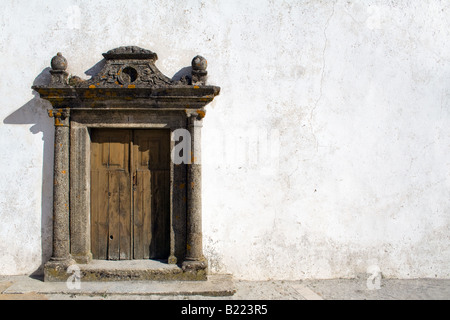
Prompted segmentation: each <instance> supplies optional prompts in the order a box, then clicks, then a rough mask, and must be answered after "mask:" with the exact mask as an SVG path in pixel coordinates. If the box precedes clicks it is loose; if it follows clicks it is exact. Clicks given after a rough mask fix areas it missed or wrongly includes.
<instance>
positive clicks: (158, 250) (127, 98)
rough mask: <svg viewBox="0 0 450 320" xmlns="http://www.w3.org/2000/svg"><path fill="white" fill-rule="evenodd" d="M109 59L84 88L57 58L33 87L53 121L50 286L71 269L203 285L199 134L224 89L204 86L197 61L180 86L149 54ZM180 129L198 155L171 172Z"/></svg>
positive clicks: (93, 276)
mask: <svg viewBox="0 0 450 320" xmlns="http://www.w3.org/2000/svg"><path fill="white" fill-rule="evenodd" d="M103 56H104V58H105V63H104V65H103V68H102V69H101V70H100V71H99V72H98V74H97V75H95V76H93V77H92V78H91V79H89V80H82V79H80V78H79V77H76V76H72V77H70V78H69V76H68V73H67V72H66V68H67V61H66V59H65V58H64V57H63V56H62V55H61V54H58V55H57V56H55V57H54V58H53V59H52V62H51V66H52V70H50V74H51V81H50V83H49V84H48V85H44V86H35V87H33V89H34V90H36V91H37V92H38V93H39V94H40V96H41V98H43V99H46V100H48V101H49V102H50V103H51V104H52V109H50V110H49V115H50V116H51V117H53V118H54V120H55V122H54V123H55V150H54V153H55V156H54V157H55V158H54V190H53V255H52V258H51V260H50V261H49V262H47V263H46V264H45V267H44V274H45V280H46V281H64V280H66V279H67V278H68V276H69V274H68V273H67V270H68V267H69V266H71V265H72V264H75V263H76V264H78V266H79V268H80V269H81V275H82V277H83V279H84V281H90V280H91V281H98V280H101V281H104V280H127V279H133V280H177V279H182V280H206V274H207V262H206V259H205V257H204V256H203V249H202V230H201V226H202V223H201V221H202V216H201V215H202V211H201V208H202V206H201V128H202V121H203V118H204V117H205V112H206V110H205V106H206V105H207V104H208V103H210V102H211V101H212V100H213V99H214V98H215V96H217V95H218V94H219V92H220V88H219V87H215V86H209V85H206V76H207V72H206V60H205V59H204V58H202V57H200V56H197V57H195V58H194V59H193V60H192V70H191V73H190V74H186V75H185V76H183V77H181V79H180V80H172V79H170V78H168V77H166V76H165V75H163V74H162V73H161V72H160V71H159V70H158V68H157V67H156V65H155V61H156V60H157V58H158V57H157V55H156V53H154V52H151V51H149V50H146V49H142V48H138V47H120V48H116V49H113V50H110V51H108V52H107V53H105V54H103ZM179 129H183V130H185V131H187V132H188V133H189V136H190V141H189V142H190V150H191V152H192V154H191V158H190V159H189V161H187V163H186V162H183V163H181V164H179V163H176V164H175V163H174V162H173V161H172V159H171V157H169V154H170V153H169V152H171V151H172V150H173V149H174V146H175V143H176V141H175V140H174V138H173V137H174V136H175V134H174V132H175V131H177V130H179ZM155 150H157V151H155ZM105 206H106V208H107V210H105V209H104V207H105ZM102 208H103V209H102ZM156 258H162V259H164V262H163V265H161V264H158V263H156V262H155V260H151V259H156ZM106 260H110V261H106ZM123 260H127V261H123ZM130 261H131V262H130ZM133 261H134V262H133ZM141 261H143V262H142V263H141ZM106 262H107V264H105V263H106ZM155 263H156V264H155Z"/></svg>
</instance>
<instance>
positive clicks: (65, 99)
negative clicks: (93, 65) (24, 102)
mask: <svg viewBox="0 0 450 320" xmlns="http://www.w3.org/2000/svg"><path fill="white" fill-rule="evenodd" d="M103 56H104V58H105V64H104V66H103V68H102V69H101V70H100V71H99V72H98V73H97V74H96V75H94V76H93V77H92V78H91V79H89V80H82V79H81V78H80V77H77V76H72V77H70V78H69V77H68V73H67V72H66V70H65V69H66V68H67V61H66V59H65V58H64V57H63V56H62V55H61V54H60V53H58V55H57V56H56V57H55V58H54V59H53V60H52V70H50V73H51V76H52V78H51V79H52V80H51V82H50V84H49V85H47V86H35V87H33V89H34V90H36V91H38V92H39V93H40V95H41V98H44V99H47V100H49V101H50V102H52V104H53V106H54V107H62V106H64V107H70V108H77V107H84V108H86V107H101V106H107V107H109V108H114V107H115V106H121V105H122V102H123V100H127V101H130V100H132V101H133V102H132V103H131V104H134V105H135V106H137V105H140V106H145V107H149V108H151V107H162V108H164V107H169V106H170V107H173V106H174V104H177V105H179V106H180V108H185V109H190V108H195V109H198V108H201V107H203V106H204V105H206V104H207V103H209V102H211V101H212V100H213V99H214V97H215V96H216V95H218V94H219V92H220V88H219V87H216V86H208V85H206V77H207V71H206V67H207V64H206V59H204V58H203V57H201V56H196V57H194V58H193V60H192V72H191V74H190V75H187V76H185V77H183V78H182V79H181V80H179V81H174V80H172V79H170V78H169V77H167V76H165V75H164V74H163V73H162V72H161V71H160V70H159V69H158V68H157V67H156V65H155V62H156V60H157V59H158V56H157V54H156V53H154V52H152V51H150V50H147V49H143V48H139V47H136V46H127V47H119V48H116V49H112V50H110V51H108V52H106V53H104V54H103ZM53 66H55V67H57V68H56V69H55V68H53Z"/></svg>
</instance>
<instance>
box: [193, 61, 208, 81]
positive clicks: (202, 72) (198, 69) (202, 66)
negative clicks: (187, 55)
mask: <svg viewBox="0 0 450 320" xmlns="http://www.w3.org/2000/svg"><path fill="white" fill-rule="evenodd" d="M207 67H208V62H207V61H206V59H205V58H203V57H202V56H196V57H194V59H192V84H203V85H204V84H205V83H206V77H207V75H208V72H207V71H206V68H207Z"/></svg>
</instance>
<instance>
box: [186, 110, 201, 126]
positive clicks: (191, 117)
mask: <svg viewBox="0 0 450 320" xmlns="http://www.w3.org/2000/svg"><path fill="white" fill-rule="evenodd" d="M185 111H186V117H187V118H188V124H189V125H201V124H202V120H203V118H204V117H205V116H206V111H205V110H203V109H197V110H189V109H187V110H185Z"/></svg>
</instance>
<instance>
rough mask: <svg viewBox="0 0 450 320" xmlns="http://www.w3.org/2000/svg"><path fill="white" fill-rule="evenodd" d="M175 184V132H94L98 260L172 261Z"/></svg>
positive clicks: (95, 251)
mask: <svg viewBox="0 0 450 320" xmlns="http://www.w3.org/2000/svg"><path fill="white" fill-rule="evenodd" d="M169 183H170V131H169V130H140V129H136V130H123V129H92V131H91V250H92V255H93V258H94V259H100V260H131V259H166V258H167V257H168V256H169V250H170V249H169V248H170V243H169V241H170V226H169V223H170V218H169V213H170V209H169V206H170V199H169V191H170V186H169Z"/></svg>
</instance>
